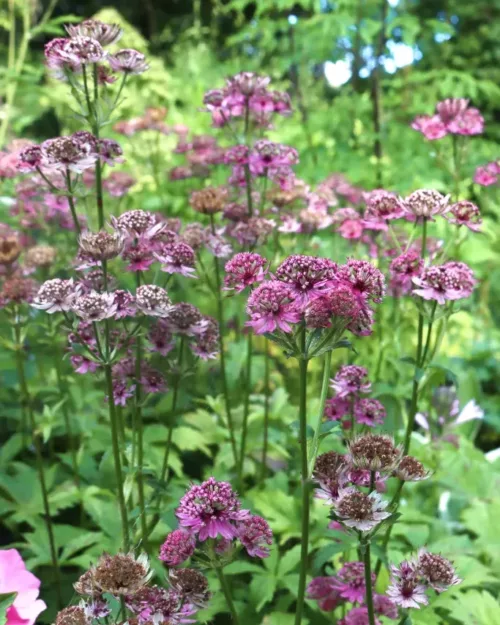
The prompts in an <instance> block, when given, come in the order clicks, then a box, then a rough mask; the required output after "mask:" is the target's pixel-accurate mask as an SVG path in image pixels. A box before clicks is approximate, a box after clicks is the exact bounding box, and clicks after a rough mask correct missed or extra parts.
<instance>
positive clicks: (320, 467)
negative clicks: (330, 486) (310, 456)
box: [314, 451, 346, 480]
mask: <svg viewBox="0 0 500 625" xmlns="http://www.w3.org/2000/svg"><path fill="white" fill-rule="evenodd" d="M345 467H346V462H345V457H344V456H343V455H342V454H338V453H337V452H336V451H327V452H326V453H324V454H320V455H319V456H318V457H317V458H316V462H315V464H314V476H315V477H316V478H318V479H319V480H325V479H326V480H336V479H338V477H339V475H340V473H341V472H342V471H343V470H344V469H345Z"/></svg>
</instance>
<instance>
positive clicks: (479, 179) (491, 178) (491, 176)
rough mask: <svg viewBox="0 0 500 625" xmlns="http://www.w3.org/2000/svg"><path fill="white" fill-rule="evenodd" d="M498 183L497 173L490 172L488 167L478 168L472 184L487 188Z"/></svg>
mask: <svg viewBox="0 0 500 625" xmlns="http://www.w3.org/2000/svg"><path fill="white" fill-rule="evenodd" d="M497 181H498V173H497V172H494V171H491V170H490V169H489V168H488V166H486V167H478V168H477V169H476V172H475V174H474V182H475V183H477V184H480V185H481V186H482V187H489V186H491V185H492V184H496V183H497Z"/></svg>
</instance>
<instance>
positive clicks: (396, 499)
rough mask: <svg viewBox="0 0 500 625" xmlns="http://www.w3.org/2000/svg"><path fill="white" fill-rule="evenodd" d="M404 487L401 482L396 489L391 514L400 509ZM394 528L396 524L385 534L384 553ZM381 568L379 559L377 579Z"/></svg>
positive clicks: (400, 481)
mask: <svg viewBox="0 0 500 625" xmlns="http://www.w3.org/2000/svg"><path fill="white" fill-rule="evenodd" d="M404 485H405V483H404V481H403V480H399V482H398V486H397V488H396V492H395V493H394V496H393V498H392V500H391V503H390V504H389V510H390V511H391V512H396V511H397V509H398V507H399V500H400V499H401V491H402V490H403V486H404ZM393 527H394V523H392V524H391V525H389V527H388V528H387V530H386V532H385V536H384V540H383V541H382V553H387V546H388V545H389V540H390V538H391V534H392V528H393ZM381 568H382V560H381V559H380V558H379V559H378V560H377V564H376V565H375V571H374V572H375V578H377V577H378V574H379V573H380V569H381Z"/></svg>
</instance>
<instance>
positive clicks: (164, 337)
mask: <svg viewBox="0 0 500 625" xmlns="http://www.w3.org/2000/svg"><path fill="white" fill-rule="evenodd" d="M148 340H149V342H150V343H151V351H152V352H158V353H159V354H161V355H162V356H166V355H167V354H169V353H170V352H171V351H172V350H173V349H174V347H175V341H174V340H173V336H172V333H171V332H170V329H169V326H168V321H167V319H162V318H159V319H157V321H156V322H155V323H153V324H152V325H151V326H150V328H149V334H148Z"/></svg>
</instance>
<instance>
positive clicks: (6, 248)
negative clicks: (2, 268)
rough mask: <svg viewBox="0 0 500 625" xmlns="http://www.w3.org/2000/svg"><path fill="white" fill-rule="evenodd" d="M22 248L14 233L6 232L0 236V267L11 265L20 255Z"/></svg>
mask: <svg viewBox="0 0 500 625" xmlns="http://www.w3.org/2000/svg"><path fill="white" fill-rule="evenodd" d="M22 250H23V248H22V246H21V243H20V242H19V237H18V235H17V234H15V233H11V232H7V233H6V234H3V235H1V236H0V265H12V263H15V262H16V260H17V259H18V258H19V256H20V255H21V252H22Z"/></svg>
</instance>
